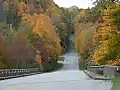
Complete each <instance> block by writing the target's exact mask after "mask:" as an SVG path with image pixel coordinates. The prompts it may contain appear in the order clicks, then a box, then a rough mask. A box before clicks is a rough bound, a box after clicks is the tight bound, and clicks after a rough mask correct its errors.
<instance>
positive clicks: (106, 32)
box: [74, 0, 120, 65]
mask: <svg viewBox="0 0 120 90" xmlns="http://www.w3.org/2000/svg"><path fill="white" fill-rule="evenodd" d="M94 4H95V6H94V7H93V8H91V9H90V8H88V9H85V10H83V11H82V12H80V13H79V14H78V15H77V16H76V19H75V20H74V25H75V36H76V39H75V42H76V48H77V51H78V52H79V53H80V55H81V56H82V60H83V61H84V60H87V61H88V62H87V65H120V51H119V49H120V37H119V36H120V18H119V17H120V12H119V11H120V3H119V1H118V0H96V2H94ZM89 61H92V62H89Z"/></svg>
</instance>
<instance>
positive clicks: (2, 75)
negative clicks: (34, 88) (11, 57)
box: [0, 68, 40, 80]
mask: <svg viewBox="0 0 120 90" xmlns="http://www.w3.org/2000/svg"><path fill="white" fill-rule="evenodd" d="M36 73H40V72H39V70H38V68H29V69H0V80H4V79H10V78H16V77H22V76H28V75H33V74H36Z"/></svg>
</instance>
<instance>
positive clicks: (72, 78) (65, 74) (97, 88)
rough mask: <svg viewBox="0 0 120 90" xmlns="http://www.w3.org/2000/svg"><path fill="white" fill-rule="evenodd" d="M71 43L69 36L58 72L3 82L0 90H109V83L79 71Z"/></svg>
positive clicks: (76, 55)
mask: <svg viewBox="0 0 120 90" xmlns="http://www.w3.org/2000/svg"><path fill="white" fill-rule="evenodd" d="M73 43H74V42H73V36H71V37H70V42H69V45H70V46H69V52H68V53H66V54H64V55H63V57H65V61H64V62H63V64H64V66H63V67H62V68H61V69H60V70H59V71H56V72H51V73H44V74H38V75H32V76H27V77H20V78H14V79H10V80H3V81H0V90H110V88H111V83H110V82H107V81H102V80H92V79H90V78H89V77H88V76H87V75H86V74H85V73H84V72H82V71H80V70H79V65H78V61H79V60H78V54H77V53H76V52H75V49H74V47H73V46H74V44H73Z"/></svg>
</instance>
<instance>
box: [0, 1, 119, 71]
mask: <svg viewBox="0 0 120 90" xmlns="http://www.w3.org/2000/svg"><path fill="white" fill-rule="evenodd" d="M93 3H94V5H95V6H94V7H92V8H88V9H82V8H78V7H76V6H72V7H70V8H63V7H59V6H58V5H57V4H55V2H54V1H53V0H0V68H1V69H5V68H35V67H38V68H39V69H40V70H41V71H50V70H54V69H55V67H56V65H57V61H58V57H59V56H61V55H62V54H64V53H66V52H67V51H68V42H69V40H68V37H69V35H71V34H75V48H76V50H77V52H78V53H79V55H80V56H81V58H82V60H91V62H90V63H89V64H90V65H113V66H114V65H118V66H119V65H120V51H119V49H120V39H119V38H120V18H119V15H120V13H119V11H120V3H119V2H118V1H117V0H96V1H95V2H93Z"/></svg>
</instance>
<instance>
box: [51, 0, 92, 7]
mask: <svg viewBox="0 0 120 90" xmlns="http://www.w3.org/2000/svg"><path fill="white" fill-rule="evenodd" d="M53 1H54V2H55V3H56V4H57V5H58V6H60V7H67V8H68V7H71V6H73V5H76V6H77V7H79V8H88V7H92V6H93V5H92V2H91V0H53Z"/></svg>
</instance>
